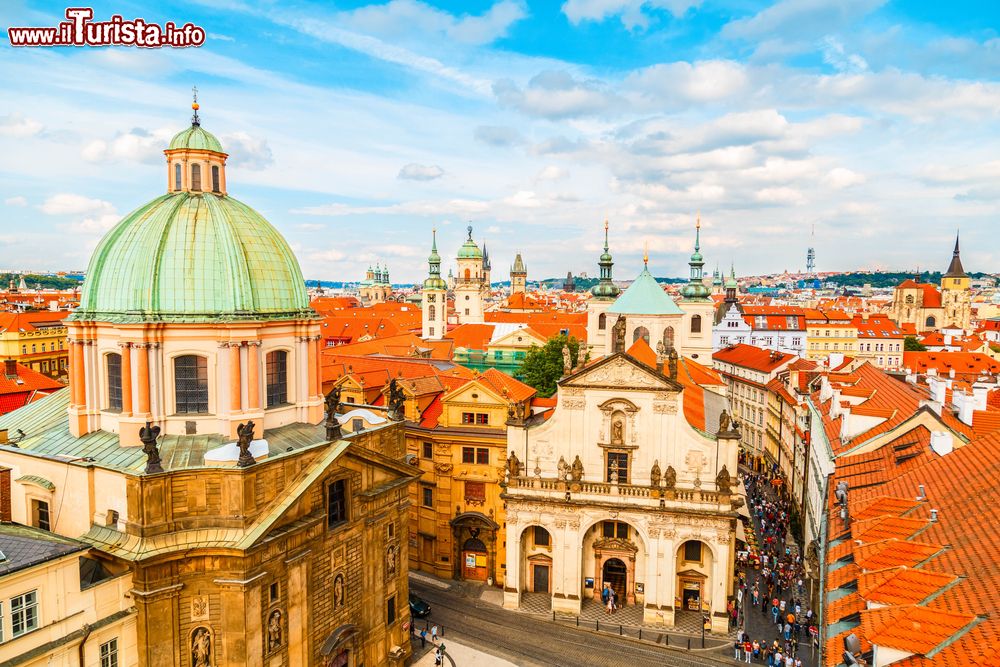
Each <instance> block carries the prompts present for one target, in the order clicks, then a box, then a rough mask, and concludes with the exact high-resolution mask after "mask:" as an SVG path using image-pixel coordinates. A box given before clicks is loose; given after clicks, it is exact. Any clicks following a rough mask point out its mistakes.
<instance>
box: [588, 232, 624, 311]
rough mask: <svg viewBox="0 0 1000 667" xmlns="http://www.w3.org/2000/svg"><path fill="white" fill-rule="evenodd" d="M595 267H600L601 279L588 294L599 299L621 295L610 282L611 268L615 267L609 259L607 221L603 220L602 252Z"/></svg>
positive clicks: (619, 290)
mask: <svg viewBox="0 0 1000 667" xmlns="http://www.w3.org/2000/svg"><path fill="white" fill-rule="evenodd" d="M597 265H598V266H599V267H601V279H600V282H598V283H597V284H596V285H594V287H593V288H592V289H591V290H590V293H591V294H593V295H594V296H595V297H597V298H599V299H614V298H616V297H617V296H618V295H619V294H621V289H619V288H618V286H617V285H615V283H614V282H613V280H612V272H611V267H613V266H614V265H615V263H614V260H613V259H612V258H611V251H610V250H609V248H608V219H607V218H604V252H603V253H601V257H600V259H599V260H597Z"/></svg>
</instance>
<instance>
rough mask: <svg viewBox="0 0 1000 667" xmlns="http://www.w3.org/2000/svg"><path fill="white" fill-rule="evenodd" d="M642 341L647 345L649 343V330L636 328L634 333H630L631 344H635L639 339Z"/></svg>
mask: <svg viewBox="0 0 1000 667" xmlns="http://www.w3.org/2000/svg"><path fill="white" fill-rule="evenodd" d="M640 338H641V339H643V340H644V341H646V342H647V343H648V342H649V329H647V328H646V327H636V328H635V331H633V332H632V342H633V343H634V342H636V341H637V340H639V339H640Z"/></svg>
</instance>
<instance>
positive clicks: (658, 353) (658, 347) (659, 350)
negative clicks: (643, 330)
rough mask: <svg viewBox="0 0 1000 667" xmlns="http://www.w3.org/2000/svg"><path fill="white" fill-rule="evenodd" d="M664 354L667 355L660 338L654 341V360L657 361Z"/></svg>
mask: <svg viewBox="0 0 1000 667" xmlns="http://www.w3.org/2000/svg"><path fill="white" fill-rule="evenodd" d="M665 356H667V347H666V345H664V344H663V341H662V340H658V341H656V360H657V361H659V360H660V359H662V358H663V357H665Z"/></svg>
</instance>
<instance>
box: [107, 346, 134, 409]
mask: <svg viewBox="0 0 1000 667" xmlns="http://www.w3.org/2000/svg"><path fill="white" fill-rule="evenodd" d="M128 353H129V349H128V348H125V354H128ZM107 359H108V410H116V411H121V409H122V355H120V354H114V353H112V354H109V355H108V357H107Z"/></svg>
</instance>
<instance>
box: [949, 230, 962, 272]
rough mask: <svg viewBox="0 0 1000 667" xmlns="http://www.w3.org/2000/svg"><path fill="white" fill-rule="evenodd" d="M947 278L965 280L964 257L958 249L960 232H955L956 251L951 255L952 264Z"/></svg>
mask: <svg viewBox="0 0 1000 667" xmlns="http://www.w3.org/2000/svg"><path fill="white" fill-rule="evenodd" d="M944 277H945V278H965V277H966V273H965V269H964V268H963V267H962V257H961V254H960V251H959V248H958V232H955V249H954V250H953V251H952V253H951V264H949V265H948V273H946V274H944Z"/></svg>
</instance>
